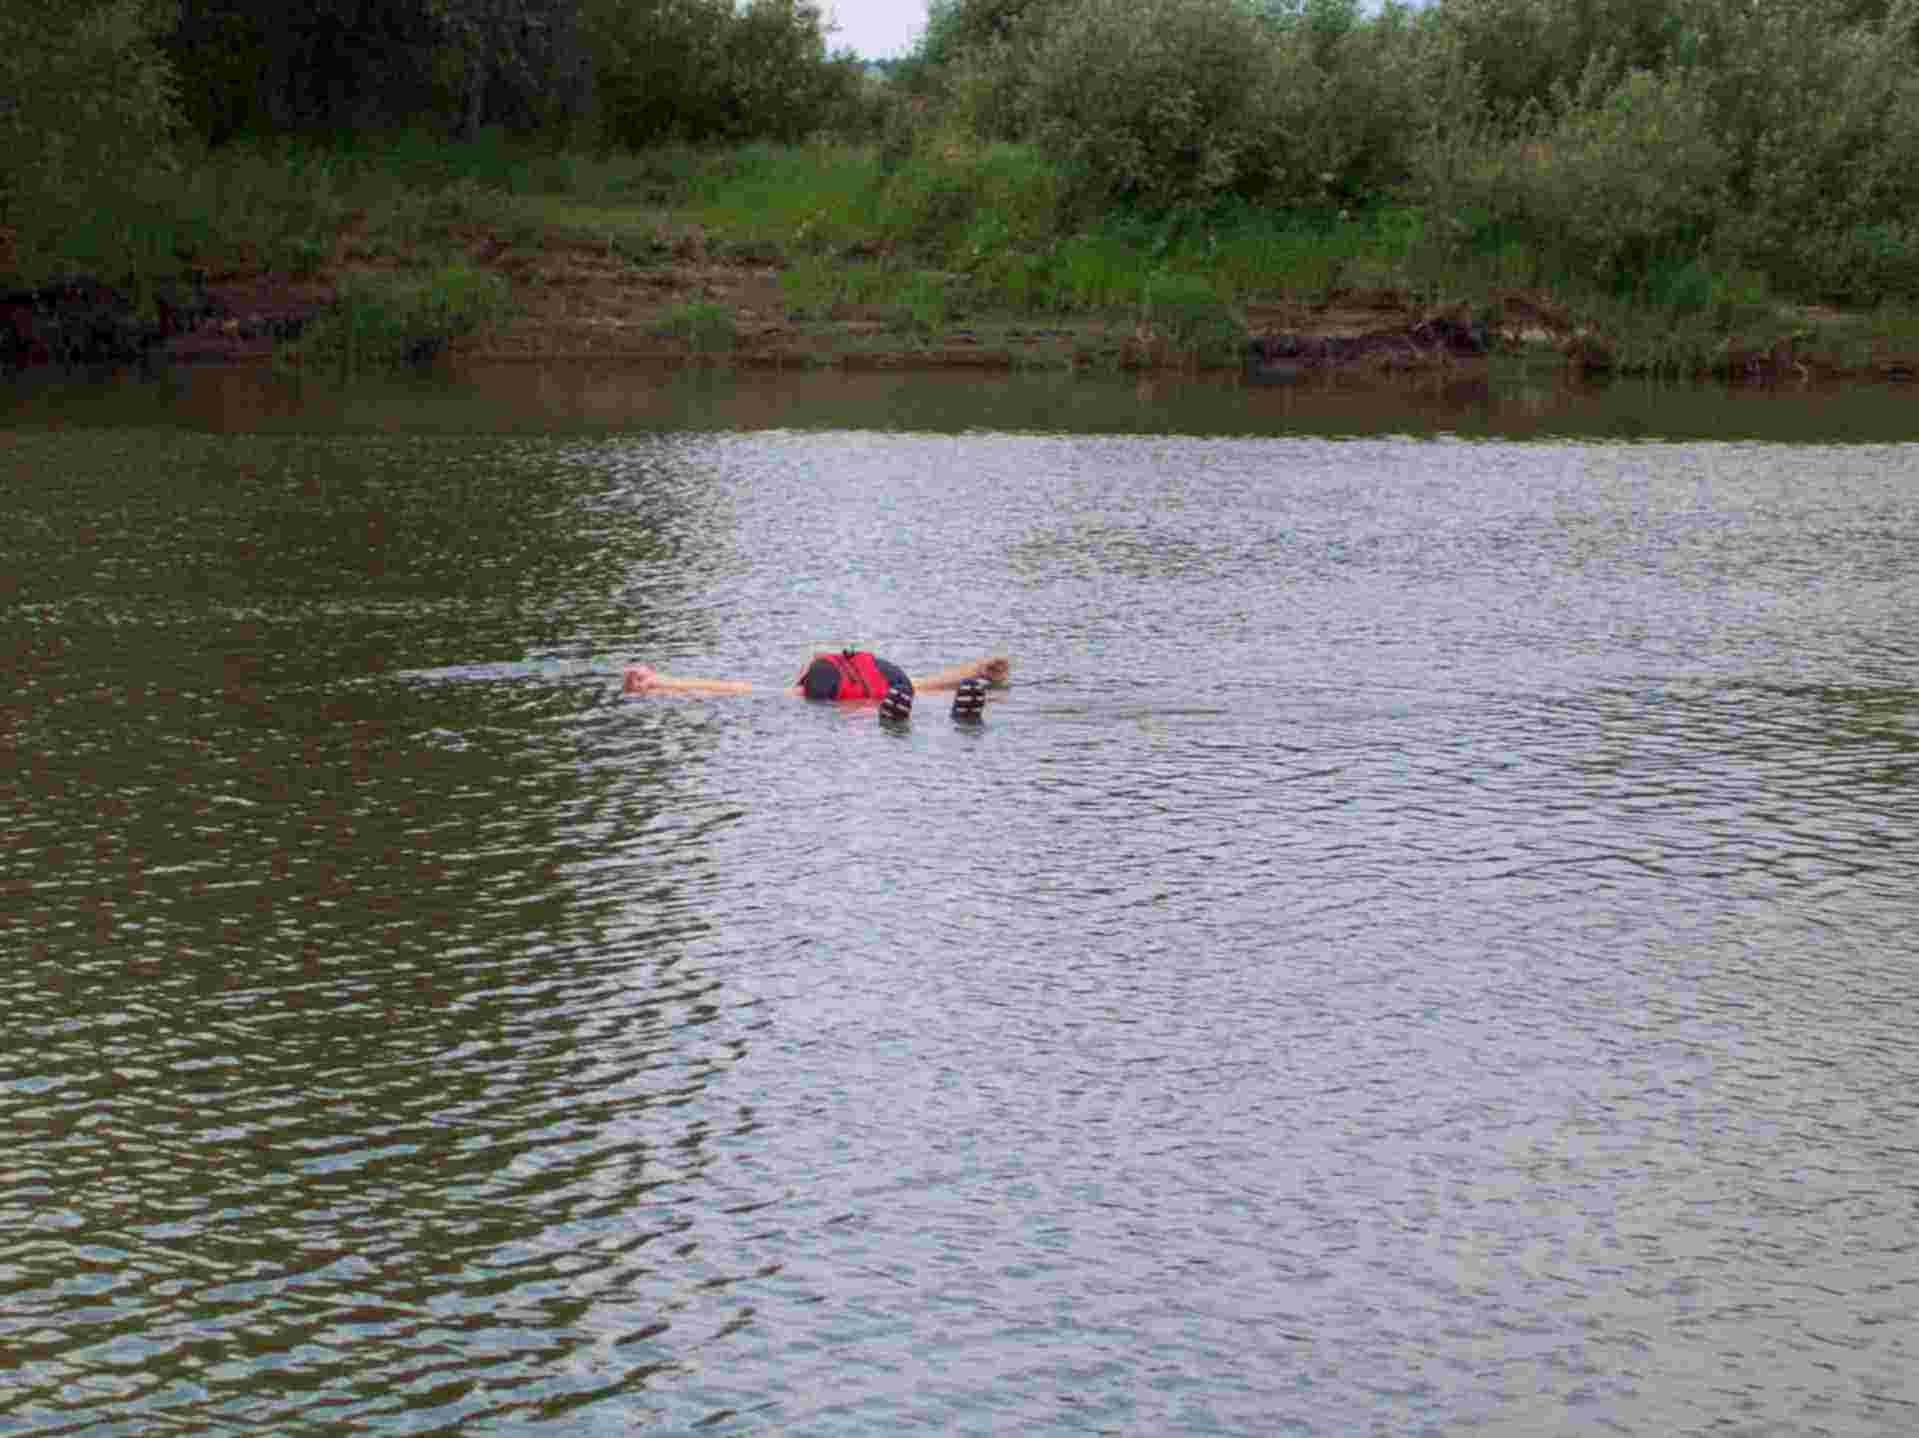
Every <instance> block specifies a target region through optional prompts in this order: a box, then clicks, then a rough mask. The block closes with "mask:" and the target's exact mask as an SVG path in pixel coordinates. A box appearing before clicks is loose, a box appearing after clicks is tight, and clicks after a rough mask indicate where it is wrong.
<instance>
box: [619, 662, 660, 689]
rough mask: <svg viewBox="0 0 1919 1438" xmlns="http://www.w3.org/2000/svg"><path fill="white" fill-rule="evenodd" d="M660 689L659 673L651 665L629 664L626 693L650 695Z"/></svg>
mask: <svg viewBox="0 0 1919 1438" xmlns="http://www.w3.org/2000/svg"><path fill="white" fill-rule="evenodd" d="M659 687H660V676H659V673H658V672H657V671H656V670H655V669H654V668H653V666H652V665H651V664H629V665H628V666H627V669H626V692H627V693H628V694H650V693H652V692H653V691H654V690H655V689H657V688H659Z"/></svg>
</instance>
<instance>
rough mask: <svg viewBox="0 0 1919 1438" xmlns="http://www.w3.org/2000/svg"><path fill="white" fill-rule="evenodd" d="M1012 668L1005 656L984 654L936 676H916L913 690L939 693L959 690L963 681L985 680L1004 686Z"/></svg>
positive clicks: (949, 666) (951, 665)
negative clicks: (946, 690)
mask: <svg viewBox="0 0 1919 1438" xmlns="http://www.w3.org/2000/svg"><path fill="white" fill-rule="evenodd" d="M1012 668H1013V666H1012V663H1011V661H1010V660H1008V659H1007V657H1006V656H1005V655H1004V654H982V655H980V657H979V658H977V659H968V660H966V661H965V662H964V663H962V664H949V665H947V666H946V668H944V669H942V670H940V671H938V672H937V673H934V674H926V675H920V674H915V675H914V676H913V688H914V689H916V690H925V691H927V692H928V693H937V692H938V691H940V690H942V689H957V688H959V686H960V680H962V679H984V680H985V681H986V682H987V683H988V684H1004V683H1005V682H1006V676H1007V675H1008V674H1010V673H1011V672H1012Z"/></svg>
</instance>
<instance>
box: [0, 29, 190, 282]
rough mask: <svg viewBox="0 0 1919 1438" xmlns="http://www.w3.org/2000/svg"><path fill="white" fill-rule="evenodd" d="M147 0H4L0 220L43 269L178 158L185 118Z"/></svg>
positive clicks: (22, 258) (19, 251)
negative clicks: (84, 0) (92, 0)
mask: <svg viewBox="0 0 1919 1438" xmlns="http://www.w3.org/2000/svg"><path fill="white" fill-rule="evenodd" d="M164 18H165V17H164V13H163V10H162V7H161V6H159V5H158V4H152V3H148V0H105V3H96V4H75V3H74V0H6V3H5V4H3V5H0V226H4V227H7V228H10V229H11V230H12V231H13V250H14V263H13V268H14V269H15V271H16V272H17V273H19V274H23V275H27V276H31V277H36V278H39V277H44V276H45V274H46V273H47V272H48V271H50V270H52V269H55V268H58V267H59V264H60V260H61V258H62V256H61V249H62V246H63V243H64V239H65V237H68V236H71V235H73V234H75V233H77V232H79V231H81V230H84V229H86V228H89V227H91V225H92V224H93V217H94V216H95V215H96V214H98V213H101V212H105V213H108V214H111V213H113V212H114V210H115V209H116V208H117V201H119V200H120V199H121V198H122V197H123V196H124V195H125V194H127V193H128V192H129V191H130V190H137V189H139V188H141V187H142V186H144V185H146V184H147V183H149V182H150V181H151V180H152V179H153V178H155V177H157V176H159V175H163V174H164V173H165V172H166V170H167V169H168V168H169V167H170V165H171V163H172V157H173V142H174V139H175V137H176V134H177V132H178V130H179V128H180V122H179V115H178V112H177V110H176V108H175V89H174V81H173V76H172V72H171V70H170V69H169V67H168V66H167V64H166V61H165V59H164V58H163V57H162V55H161V54H160V52H159V49H158V48H157V45H156V43H155V41H156V36H157V34H158V31H159V28H160V25H161V23H162V21H163V20H164Z"/></svg>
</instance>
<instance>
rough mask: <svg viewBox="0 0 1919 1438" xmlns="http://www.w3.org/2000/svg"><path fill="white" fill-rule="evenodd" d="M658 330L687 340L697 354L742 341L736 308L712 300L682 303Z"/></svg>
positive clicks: (672, 336)
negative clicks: (736, 317)
mask: <svg viewBox="0 0 1919 1438" xmlns="http://www.w3.org/2000/svg"><path fill="white" fill-rule="evenodd" d="M656 333H658V334H661V335H664V336H668V337H670V338H672V339H677V340H683V341H685V343H686V347H687V348H688V349H690V350H691V351H693V353H694V354H720V353H723V352H725V351H727V350H730V349H732V348H733V347H734V346H735V345H737V344H738V343H739V327H738V325H737V324H736V323H735V322H734V319H733V312H732V311H731V310H729V309H728V308H726V306H725V305H719V304H714V303H713V302H712V301H711V300H689V301H687V302H686V303H685V304H682V305H679V306H678V307H676V308H675V309H674V310H673V312H672V313H671V314H670V315H668V316H667V317H666V319H665V320H663V321H662V322H661V323H660V325H659V327H658V329H657V331H656Z"/></svg>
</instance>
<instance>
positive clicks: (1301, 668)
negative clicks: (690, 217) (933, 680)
mask: <svg viewBox="0 0 1919 1438" xmlns="http://www.w3.org/2000/svg"><path fill="white" fill-rule="evenodd" d="M278 385H279V382H277V381H269V380H266V379H262V378H259V377H252V376H245V375H241V374H235V373H224V374H223V373H219V372H212V373H207V372H203V373H198V374H190V375H188V376H185V377H175V378H173V379H167V380H160V381H139V382H129V383H128V384H127V385H124V386H121V387H119V388H117V389H116V388H113V387H104V386H94V387H92V388H87V387H60V386H54V387H50V388H43V389H40V390H36V391H32V392H21V393H18V394H16V395H15V397H14V398H13V399H12V400H10V401H9V403H10V405H11V408H10V409H9V411H8V414H7V418H6V428H5V429H4V430H0V501H3V502H4V512H5V515H6V522H5V538H4V541H0V543H4V545H5V550H6V556H5V559H6V562H5V564H4V565H0V625H3V626H4V629H3V633H4V640H5V644H4V650H3V651H0V652H4V654H5V656H6V663H7V669H6V671H5V673H4V674H0V704H4V706H5V707H4V713H0V954H4V956H5V962H4V965H0V1134H3V1135H4V1136H5V1147H4V1149H0V1434H6V1435H14V1434H36V1435H37V1434H55V1433H60V1434H68V1433H74V1434H89V1435H91V1434H129V1435H132V1434H139V1435H149V1434H169V1433H178V1434H205V1433H246V1434H253V1433H321V1432H326V1433H342V1432H378V1433H406V1434H415V1433H451V1432H473V1433H516V1432H523V1431H524V1432H532V1431H541V1432H556V1433H569V1434H571V1433H585V1434H615V1433H619V1434H626V1433H631V1432H635V1431H647V1432H660V1433H672V1432H694V1431H699V1432H703V1433H752V1434H778V1433H785V1434H807V1435H842V1434H872V1435H892V1434H898V1433H902V1432H909V1431H932V1432H947V1433H963V1434H1010V1433H1059V1434H1126V1435H1135V1434H1137V1435H1160V1434H1202V1433H1218V1434H1252V1435H1265V1434H1315V1435H1317V1434H1389V1435H1401V1434H1422V1435H1424V1434H1441V1435H1451V1434H1460V1433H1476V1434H1498V1435H1526V1434H1539V1433H1610V1434H1643V1435H1672V1434H1680V1433H1707V1432H1711V1433H1736V1434H1811V1433H1820V1434H1842V1435H1855V1434H1874V1435H1881V1434H1883V1435H1892V1434H1901V1435H1903V1434H1909V1433H1911V1432H1913V1431H1915V1430H1916V1429H1919V1044H1915V1043H1914V1039H1913V1034H1914V1027H1915V1022H1916V1021H1919V938H1916V937H1915V935H1916V934H1919V444H1915V443H1913V442H1912V441H1913V439H1915V438H1919V423H1915V420H1914V418H1913V406H1912V404H1911V402H1910V401H1911V396H1910V393H1909V392H1907V393H1905V394H1901V393H1899V392H1897V391H1887V392H1884V393H1880V394H1877V395H1873V394H1864V395H1861V394H1858V393H1854V394H1852V395H1849V396H1828V397H1825V398H1824V399H1820V398H1819V397H1794V396H1790V395H1786V396H1773V397H1770V398H1769V399H1768V398H1767V397H1758V398H1754V397H1741V396H1724V395H1721V396H1700V395H1694V396H1686V395H1683V394H1677V393H1675V392H1664V391H1655V390H1644V391H1639V390H1625V389H1619V390H1614V391H1609V392H1607V394H1606V395H1604V396H1599V397H1588V398H1584V399H1580V400H1577V401H1566V402H1562V401H1561V400H1558V399H1554V398H1552V397H1551V395H1550V394H1545V395H1543V397H1542V395H1534V396H1532V397H1530V398H1528V397H1526V396H1524V395H1522V396H1521V397H1520V398H1519V399H1518V400H1517V401H1514V402H1513V403H1511V404H1507V403H1506V402H1505V401H1504V400H1500V399H1497V398H1496V397H1493V396H1489V395H1483V394H1471V393H1469V394H1465V395H1457V394H1454V395H1446V394H1437V395H1436V394H1431V393H1426V394H1419V393H1414V392H1407V393H1406V394H1403V395H1401V396H1399V397H1397V398H1394V397H1386V398H1382V397H1380V396H1377V395H1375V396H1373V397H1372V398H1371V399H1359V398H1355V397H1353V396H1351V395H1320V396H1312V395H1306V394H1302V393H1286V394H1279V395H1273V394H1270V393H1254V392H1246V391H1238V390H1235V389H1232V388H1231V387H1222V386H1219V385H1216V384H1214V385H1209V386H1193V387H1190V388H1180V387H1174V388H1173V389H1170V390H1168V389H1160V388H1150V387H1149V388H1148V389H1146V390H1141V389H1138V388H1135V387H1132V386H1130V385H1124V384H1119V383H1117V382H1115V383H1105V382H1100V381H1094V380H1087V379H1081V380H1079V381H1077V382H1075V386H1074V387H1069V386H1063V385H1061V384H1060V383H1058V382H1056V381H1052V380H1030V381H1027V380H1018V379H1009V380H1003V381H992V382H989V383H980V384H965V383H958V382H955V381H954V380H952V379H950V378H946V377H931V378H928V377H917V378H915V377H900V376H892V377H875V378H872V379H870V380H866V381H859V382H854V381H848V380H847V379H845V377H838V376H832V377H818V376H814V377H806V376H801V377H784V378H776V379H762V380H758V381H752V382H746V381H729V380H726V379H724V378H719V377H707V378H704V379H698V380H672V381H665V380H662V379H660V378H659V377H657V376H654V377H648V376H644V375H632V374H620V373H617V372H612V373H602V374H598V375H594V376H586V377H583V376H582V375H581V374H580V373H572V374H561V375H548V374H543V373H533V372H529V371H517V372H511V373H506V374H493V375H480V376H474V377H468V378H467V379H464V380H461V381H459V382H457V383H456V382H449V381H439V382H433V383H430V384H426V385H423V386H416V387H412V388H401V389H387V390H360V391H356V392H352V393H344V394H342V393H324V392H319V391H312V390H304V391H303V390H299V389H297V388H293V389H288V388H285V387H283V386H282V387H276V386H278ZM836 386H837V388H836ZM1768 403H1770V404H1771V405H1772V408H1770V409H1768V408H1767V405H1768ZM836 406H837V408H836ZM1715 434H1717V435H1720V436H1722V437H1717V438H1715V437H1714V436H1715ZM1902 438H1903V442H1902ZM853 642H858V643H863V644H867V645H870V646H871V647H873V648H875V649H877V650H878V651H879V652H880V653H881V654H883V655H886V656H889V657H892V658H894V659H896V660H898V661H899V662H901V663H903V664H904V665H906V667H908V668H909V669H915V670H926V669H931V668H934V667H937V666H938V665H940V664H943V663H946V662H948V661H951V660H956V659H960V658H964V657H968V656H971V655H974V654H978V653H980V652H983V651H987V650H997V649H1003V650H1005V651H1006V652H1008V653H1009V654H1011V656H1012V658H1013V665H1014V679H1013V684H1012V686H1011V687H1010V689H1008V690H1007V691H1006V692H1005V693H1004V694H1003V695H1001V696H998V697H996V699H995V700H994V702H993V704H992V705H991V706H990V708H989V712H988V716H987V718H986V721H985V722H984V724H982V725H979V726H974V727H965V726H961V725H959V724H956V723H954V722H953V721H952V720H951V719H950V718H949V717H948V715H947V713H946V711H945V709H944V707H943V706H942V705H941V704H940V703H939V702H938V696H934V695H922V696H921V699H920V703H919V706H918V708H917V711H916V713H915V716H914V719H913V722H912V724H911V725H910V726H909V727H907V728H905V729H883V728H882V727H881V726H880V725H879V724H878V723H877V722H876V721H875V719H874V717H873V715H872V713H871V712H870V711H853V712H841V711H839V710H837V709H834V708H829V707H809V706H807V705H804V704H802V703H800V702H798V701H794V700H789V699H786V698H784V697H782V696H780V695H778V694H777V693H772V692H767V693H762V694H756V695H752V696H747V697H736V698H727V699H703V700H690V699H684V698H656V697H655V698H645V699H627V698H624V697H622V695H621V694H620V692H619V669H620V666H621V665H622V663H623V662H624V661H625V660H626V659H627V658H629V657H644V658H646V659H648V660H650V661H652V662H655V663H657V664H658V665H659V666H660V667H661V668H663V669H667V670H671V671H677V672H684V673H692V674H718V675H727V676H738V677H746V678H752V679H755V680H760V681H764V682H765V683H766V684H767V685H768V686H771V687H772V688H774V689H776V688H777V686H779V685H781V684H783V683H785V682H787V681H789V680H790V679H791V677H792V676H793V675H794V673H796V672H797V670H798V668H799V667H800V665H801V663H802V661H803V660H804V658H805V657H806V656H807V654H809V653H810V652H811V651H812V650H813V649H815V648H817V647H825V646H837V645H839V644H842V643H853Z"/></svg>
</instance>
